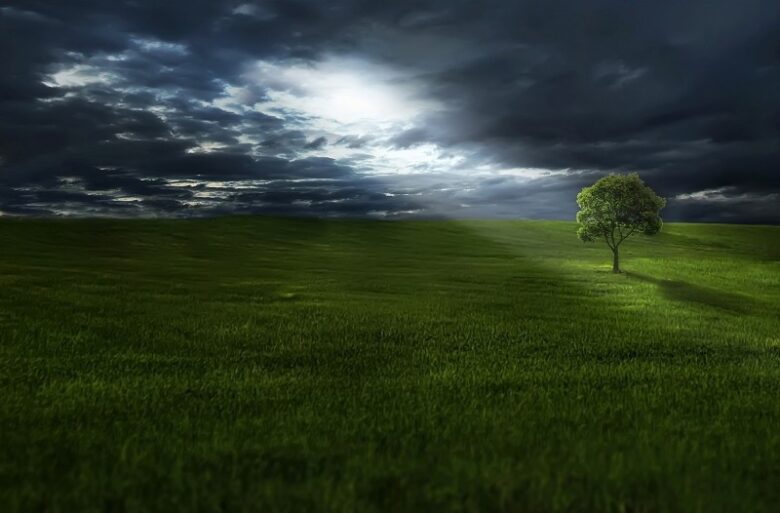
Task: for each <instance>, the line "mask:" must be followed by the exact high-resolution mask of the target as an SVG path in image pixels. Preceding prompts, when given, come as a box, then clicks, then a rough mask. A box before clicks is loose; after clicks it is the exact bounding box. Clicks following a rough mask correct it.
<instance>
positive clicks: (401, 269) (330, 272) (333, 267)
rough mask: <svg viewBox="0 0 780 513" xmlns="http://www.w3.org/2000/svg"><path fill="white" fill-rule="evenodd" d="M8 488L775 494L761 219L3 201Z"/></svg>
mask: <svg viewBox="0 0 780 513" xmlns="http://www.w3.org/2000/svg"><path fill="white" fill-rule="evenodd" d="M0 244H1V246H0V247H1V248H2V249H1V250H0V339H1V341H0V510H2V511H3V512H15V511H25V512H29V511H40V512H52V513H54V512H77V511H78V512H91V511H127V512H156V511H159V512H174V511H206V512H211V511H231V512H241V511H258V512H274V511H334V512H335V511H339V512H341V511H354V512H360V513H370V512H373V511H390V512H399V513H404V512H413V511H422V512H443V511H475V512H499V511H512V512H563V511H582V512H613V511H614V512H656V511H657V512H663V511H679V512H707V513H713V512H729V513H731V512H738V511H751V512H753V511H755V512H761V511H767V512H768V511H777V508H778V504H780V320H779V319H778V311H780V228H778V227H758V226H728V225H692V224H689V225H684V224H669V225H667V226H665V227H664V231H663V232H662V233H661V234H660V235H659V236H657V237H654V238H647V239H644V238H638V239H636V240H632V241H629V242H627V243H626V244H625V245H624V248H625V249H624V251H623V253H622V265H623V266H624V268H625V270H626V271H628V272H627V273H626V274H623V275H614V274H612V273H611V272H609V269H610V266H611V254H610V252H609V250H608V249H607V248H606V246H604V245H587V246H586V245H583V244H582V243H580V242H579V241H578V240H577V238H576V236H575V235H574V226H573V224H572V223H563V222H491V221H473V222H455V221H447V222H444V221H428V222H370V221H316V220H291V219H288V220H284V219H271V218H251V217H246V218H222V219H212V220H193V221H180V220H179V221H177V220H159V221H157V220H154V221H152V220H149V221H147V220H144V221H119V220H80V221H64V220H63V221H56V220H3V221H2V222H0Z"/></svg>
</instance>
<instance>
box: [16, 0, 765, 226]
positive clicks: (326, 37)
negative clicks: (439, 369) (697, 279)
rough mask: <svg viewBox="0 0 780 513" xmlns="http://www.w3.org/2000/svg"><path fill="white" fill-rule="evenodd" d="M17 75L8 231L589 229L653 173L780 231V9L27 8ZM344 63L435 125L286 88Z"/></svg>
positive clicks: (138, 0)
mask: <svg viewBox="0 0 780 513" xmlns="http://www.w3.org/2000/svg"><path fill="white" fill-rule="evenodd" d="M0 51H1V52H2V55H3V58H4V61H3V73H2V75H0V211H3V212H6V213H13V214H19V215H46V214H74V215H75V214H84V215H112V214H113V215H146V214H149V215H207V214H215V213H225V212H275V213H295V214H310V215H384V216H393V215H435V214H437V213H438V214H443V215H453V216H478V217H491V216H497V217H512V216H525V217H556V218H560V217H563V218H570V217H571V216H572V215H573V211H574V204H573V197H574V195H575V193H576V191H577V189H578V188H580V187H582V186H583V185H585V184H587V183H588V182H589V181H592V180H593V179H595V178H596V177H598V176H600V175H601V174H604V173H608V172H612V171H627V170H631V171H634V170H636V171H639V172H640V173H641V174H642V175H643V176H644V177H645V178H646V180H647V181H648V182H649V183H650V184H651V185H653V186H654V187H656V188H657V189H658V190H659V191H660V192H661V193H662V194H663V195H665V196H667V197H669V198H670V202H669V207H668V208H667V217H669V218H674V219H691V220H712V221H733V222H773V223H776V222H780V207H779V206H778V197H780V196H779V195H780V94H778V91H779V90H780V4H778V2H777V1H776V0H746V1H744V2H732V1H727V0H715V1H712V0H710V1H704V0H684V1H679V2H625V1H617V0H597V1H593V2H581V1H579V0H565V1H553V2H548V1H546V2H542V1H523V2H515V1H488V2H478V1H468V0H456V1H453V0H446V1H445V0H436V1H414V2H413V1H411V0H400V1H395V2H387V1H384V2H379V1H368V2H365V1H361V2H358V1H352V0H336V1H333V2H319V1H316V2H315V1H313V0H247V1H242V0H187V1H186V2H185V1H183V0H169V1H165V2H160V1H151V0H150V1H147V0H133V1H130V0H117V1H112V2H106V1H100V0H70V1H68V2H51V1H46V0H19V1H17V2H13V5H8V6H4V7H1V8H0ZM334 56H336V57H343V58H348V59H353V60H359V61H360V62H363V63H370V65H371V66H375V67H383V68H382V69H385V68H387V69H389V70H392V73H388V77H389V78H382V80H383V81H384V82H383V83H386V84H390V85H392V86H397V87H399V88H407V89H409V90H411V92H410V93H409V94H408V98H409V99H411V100H414V101H419V102H429V103H430V102H433V103H435V106H434V107H431V108H429V109H428V110H425V109H423V108H421V109H420V112H421V114H420V116H418V117H416V118H415V120H414V122H413V123H399V124H398V126H396V128H395V129H393V130H392V131H390V130H389V129H386V128H382V127H379V125H377V126H378V127H379V128H375V129H372V128H365V127H363V128H361V127H357V128H356V127H355V125H358V124H359V123H356V122H355V120H359V119H361V118H360V116H361V115H362V114H363V112H362V111H369V112H370V111H371V109H372V108H374V107H375V105H374V104H375V103H376V102H377V101H378V100H376V99H375V98H373V97H369V99H368V100H367V101H365V102H360V101H358V99H354V100H355V105H357V106H358V107H354V109H355V110H356V112H346V113H344V112H342V111H343V110H345V109H347V110H348V109H349V108H350V107H349V105H348V104H349V100H350V98H346V99H344V98H341V99H339V101H338V102H335V103H334V105H336V106H337V107H338V108H337V109H335V111H334V112H331V111H327V115H330V116H333V117H334V118H336V119H340V120H341V121H343V123H342V125H339V126H337V127H336V128H334V126H333V124H326V123H323V122H321V120H318V118H317V117H316V116H315V114H313V113H317V112H320V111H321V110H322V109H323V105H321V104H319V103H317V102H323V101H326V100H323V99H322V98H319V97H316V95H314V96H313V97H306V95H307V94H308V95H310V96H311V94H312V91H317V90H320V89H321V90H323V91H325V90H326V89H327V87H329V86H328V83H327V81H318V80H317V79H316V77H315V79H311V80H310V81H311V83H308V82H307V80H309V79H308V78H307V79H305V80H304V79H302V78H299V77H298V75H292V78H290V77H286V76H284V70H285V69H287V68H285V66H287V67H292V66H297V68H295V69H300V70H304V71H306V70H312V69H315V70H316V69H317V66H319V65H321V64H322V63H323V62H328V59H333V58H334ZM258 61H262V62H265V63H270V64H272V65H273V66H274V67H272V69H270V71H268V70H266V71H265V72H263V73H264V74H263V75H262V77H261V78H257V75H256V73H257V70H256V69H255V68H253V66H254V65H255V63H257V62H258ZM360 66H362V67H358V68H355V69H356V70H357V71H355V70H353V73H355V74H356V76H362V75H371V73H374V71H373V70H374V69H375V68H371V67H368V64H361V65H360ZM323 94H324V93H323ZM303 100H306V101H308V103H305V107H300V105H301V104H303V103H302V102H303ZM274 102H275V103H274ZM262 103H266V104H273V105H275V108H273V109H262V112H261V111H260V110H261V109H254V108H252V106H253V105H256V104H262ZM296 109H297V110H296ZM301 109H303V110H301ZM306 109H308V110H306ZM318 109H319V110H318ZM394 110H398V107H397V106H393V108H392V109H389V110H388V111H387V112H386V111H380V112H381V113H382V114H383V115H388V116H389V115H393V114H394ZM323 115H324V114H323ZM382 126H384V125H382ZM430 148H435V151H434V152H433V153H419V152H422V149H430ZM426 151H427V150H426ZM431 151H433V150H431ZM394 152H395V153H394ZM415 152H418V153H415ZM393 155H398V159H397V160H393ZM409 155H411V156H409ZM437 159H438V160H437ZM447 166H449V168H448V169H443V168H444V167H447ZM529 169H530V171H527V172H526V171H523V170H529ZM540 170H550V171H551V172H550V173H545V172H544V171H540ZM540 173H541V174H540ZM372 213H373V214H372Z"/></svg>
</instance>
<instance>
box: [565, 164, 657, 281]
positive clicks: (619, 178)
mask: <svg viewBox="0 0 780 513" xmlns="http://www.w3.org/2000/svg"><path fill="white" fill-rule="evenodd" d="M577 205H579V207H580V211H579V212H577V222H578V223H579V225H580V226H579V229H578V230H577V236H578V237H579V238H580V240H582V241H583V242H594V241H597V240H604V241H605V242H606V243H607V246H609V249H611V250H612V256H613V258H612V271H613V272H616V273H619V272H620V255H619V253H618V250H619V248H620V245H621V244H622V243H623V241H624V240H626V239H628V238H629V237H631V236H632V235H633V234H635V233H644V234H645V235H654V234H656V233H658V231H659V230H660V229H661V225H662V224H663V222H662V221H661V216H660V210H661V209H662V208H664V206H665V205H666V200H665V199H663V198H661V197H660V196H658V195H657V194H656V193H655V192H654V191H653V190H652V189H651V188H650V187H648V186H647V185H645V183H644V182H643V181H642V179H641V178H639V175H638V174H637V173H631V174H627V175H619V174H611V175H609V176H605V177H604V178H602V179H600V180H599V181H597V182H596V183H594V184H593V185H591V186H590V187H585V188H584V189H582V190H581V191H580V193H579V194H577Z"/></svg>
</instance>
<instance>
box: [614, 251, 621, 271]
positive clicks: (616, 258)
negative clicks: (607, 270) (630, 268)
mask: <svg viewBox="0 0 780 513" xmlns="http://www.w3.org/2000/svg"><path fill="white" fill-rule="evenodd" d="M612 272H613V273H619V272H620V257H619V256H618V248H615V249H613V250H612Z"/></svg>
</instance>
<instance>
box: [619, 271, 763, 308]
mask: <svg viewBox="0 0 780 513" xmlns="http://www.w3.org/2000/svg"><path fill="white" fill-rule="evenodd" d="M625 274H626V276H628V277H630V278H633V279H636V280H639V281H643V282H645V283H652V284H654V285H656V286H658V288H659V289H660V291H661V293H662V294H663V296H664V297H665V298H667V299H671V300H673V301H682V302H686V303H693V304H698V305H701V306H706V307H711V308H718V309H721V310H726V311H730V312H734V313H741V314H743V313H748V312H750V311H751V310H752V309H754V308H755V307H756V304H755V300H754V299H752V298H750V297H748V296H745V295H743V294H735V293H732V292H724V291H722V290H718V289H713V288H709V287H702V286H699V285H694V284H692V283H688V282H686V281H682V280H666V279H662V278H655V277H653V276H649V275H647V274H641V273H637V272H626V273H625Z"/></svg>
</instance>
